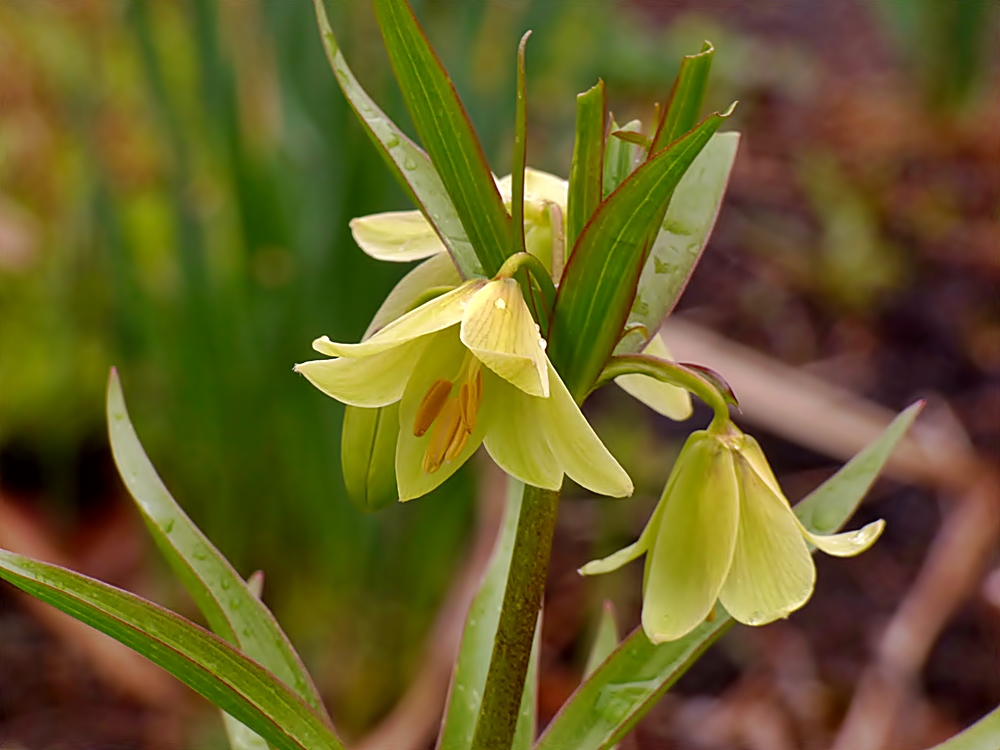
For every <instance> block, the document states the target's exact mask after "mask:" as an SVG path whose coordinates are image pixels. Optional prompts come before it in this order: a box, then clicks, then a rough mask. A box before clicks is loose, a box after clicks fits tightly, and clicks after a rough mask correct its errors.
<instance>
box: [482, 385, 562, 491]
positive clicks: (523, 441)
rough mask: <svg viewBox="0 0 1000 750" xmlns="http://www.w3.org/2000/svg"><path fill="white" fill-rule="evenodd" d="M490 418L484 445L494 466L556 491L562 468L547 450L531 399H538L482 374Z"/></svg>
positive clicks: (544, 437)
mask: <svg viewBox="0 0 1000 750" xmlns="http://www.w3.org/2000/svg"><path fill="white" fill-rule="evenodd" d="M484 376H485V377H484V378H483V384H484V387H485V386H486V385H487V384H489V385H488V388H489V391H490V398H491V400H492V402H493V412H492V414H493V418H492V420H491V422H490V429H489V431H488V432H487V433H486V438H485V439H484V441H483V442H484V444H485V445H486V450H487V451H489V454H490V457H491V458H492V459H493V460H494V461H495V462H496V464H497V466H499V467H500V468H501V469H503V470H504V471H506V472H507V473H508V474H510V475H511V476H514V477H516V478H517V479H520V480H521V481H522V482H524V483H525V484H533V485H535V486H536V487H542V488H544V489H547V490H558V489H559V488H560V487H561V486H562V482H563V470H562V467H561V466H560V465H559V462H558V461H556V457H555V456H554V455H553V454H552V451H551V450H550V449H549V444H548V441H547V439H546V436H545V428H544V426H543V425H542V424H541V422H540V420H539V419H538V413H537V411H536V410H535V408H534V404H533V403H532V402H534V401H536V400H538V399H536V398H535V397H534V396H529V395H527V394H526V393H524V392H523V391H522V390H520V389H519V388H515V387H514V386H513V385H511V384H510V383H508V382H507V381H506V380H504V379H503V378H500V377H497V376H496V375H494V374H493V373H484Z"/></svg>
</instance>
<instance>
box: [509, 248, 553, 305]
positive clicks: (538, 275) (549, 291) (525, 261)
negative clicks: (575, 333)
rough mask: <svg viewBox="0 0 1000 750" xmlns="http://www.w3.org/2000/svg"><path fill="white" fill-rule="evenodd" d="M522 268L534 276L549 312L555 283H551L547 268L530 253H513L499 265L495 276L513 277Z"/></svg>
mask: <svg viewBox="0 0 1000 750" xmlns="http://www.w3.org/2000/svg"><path fill="white" fill-rule="evenodd" d="M522 268H524V269H526V270H527V271H528V272H529V273H530V274H531V275H532V276H533V277H534V278H535V281H537V282H538V288H539V289H541V290H542V294H544V295H545V304H546V305H547V306H548V308H549V312H550V313H551V311H552V310H553V308H554V306H555V304H556V285H555V284H553V283H552V277H551V276H549V269H547V268H546V267H545V264H544V263H542V261H540V260H539V259H538V258H536V257H535V256H534V255H532V254H531V253H514V254H513V255H512V256H510V257H509V258H507V260H505V261H504V264H503V265H502V266H500V270H499V271H498V272H497V278H498V279H499V278H508V279H511V278H514V275H515V274H517V273H518V272H519V271H520V270H521V269H522Z"/></svg>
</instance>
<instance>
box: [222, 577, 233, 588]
mask: <svg viewBox="0 0 1000 750" xmlns="http://www.w3.org/2000/svg"><path fill="white" fill-rule="evenodd" d="M219 585H220V586H221V587H222V590H223V591H226V590H227V589H228V588H229V587H230V586H231V585H232V584H230V583H229V579H227V578H223V579H222V582H221V583H220V584H219Z"/></svg>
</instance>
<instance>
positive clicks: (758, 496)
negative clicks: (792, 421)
mask: <svg viewBox="0 0 1000 750" xmlns="http://www.w3.org/2000/svg"><path fill="white" fill-rule="evenodd" d="M884 527H885V522H884V521H882V520H879V521H875V522H873V523H870V524H868V525H867V526H865V527H863V528H861V529H859V530H857V531H849V532H845V533H841V534H831V535H827V536H824V535H820V534H812V533H810V532H809V531H808V530H806V528H805V527H804V526H803V525H802V523H801V522H800V521H799V520H798V518H797V517H796V515H795V513H794V512H793V511H792V508H791V506H790V504H789V502H788V500H787V499H786V498H785V496H784V494H783V493H782V491H781V488H780V487H779V486H778V482H777V480H776V479H775V477H774V474H773V473H772V471H771V468H770V466H768V463H767V459H766V458H765V457H764V454H763V452H762V451H761V449H760V446H759V445H758V443H757V441H756V440H754V439H753V438H752V437H750V436H749V435H743V434H742V433H739V432H738V431H736V429H735V427H731V432H729V433H727V434H725V435H718V434H713V433H712V432H709V431H707V430H699V431H697V432H694V433H692V435H691V436H690V437H689V438H688V440H687V442H686V443H685V445H684V447H683V449H682V450H681V453H680V455H679V456H678V457H677V462H676V463H675V464H674V468H673V471H672V472H671V474H670V478H669V479H668V481H667V485H666V488H665V489H664V491H663V496H662V497H661V498H660V502H659V504H658V505H657V506H656V510H655V511H654V512H653V515H652V517H651V518H650V520H649V522H648V523H647V524H646V528H645V529H644V530H643V532H642V535H641V536H640V537H639V539H638V541H636V542H635V543H634V544H632V545H630V546H629V547H626V548H625V549H622V550H619V551H618V552H616V553H614V554H613V555H611V556H609V557H606V558H604V559H603V560H596V561H594V562H590V563H587V564H586V565H584V566H583V567H582V568H581V569H580V572H581V573H582V574H584V575H594V574H598V573H607V572H609V571H612V570H615V569H617V568H619V567H621V566H622V565H624V564H625V563H627V562H629V561H631V560H634V559H635V558H637V557H639V556H640V555H642V554H645V555H646V562H645V570H644V573H643V602H642V627H643V630H644V631H645V632H646V635H647V636H648V637H649V639H650V640H651V641H653V642H654V643H662V642H664V641H672V640H676V639H678V638H681V637H682V636H684V635H686V634H687V633H689V632H691V631H692V630H693V629H694V628H696V627H697V626H698V625H699V624H700V623H701V622H703V621H704V620H705V619H706V618H708V617H710V616H711V614H712V613H713V611H714V607H715V604H716V601H718V602H720V603H721V604H722V606H723V607H725V609H726V611H727V612H729V614H730V615H732V616H733V618H735V619H736V620H738V621H739V622H742V623H745V624H747V625H764V624H766V623H769V622H772V621H774V620H777V619H779V618H782V617H787V616H788V615H789V614H790V613H792V612H794V611H795V610H797V609H799V608H800V607H801V606H802V605H804V604H805V603H806V601H807V600H808V599H809V597H810V596H811V595H812V592H813V587H814V586H815V583H816V566H815V564H814V563H813V559H812V555H811V554H810V545H813V546H815V547H817V548H819V549H820V550H822V551H823V552H826V553H827V554H830V555H836V556H838V557H850V556H852V555H857V554H859V553H861V552H863V551H864V550H866V549H868V548H869V547H870V546H871V545H872V544H874V542H875V540H876V539H878V537H879V535H880V534H881V533H882V529H883V528H884Z"/></svg>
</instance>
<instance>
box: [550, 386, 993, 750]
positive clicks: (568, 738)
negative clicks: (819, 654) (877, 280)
mask: <svg viewBox="0 0 1000 750" xmlns="http://www.w3.org/2000/svg"><path fill="white" fill-rule="evenodd" d="M921 406H922V404H921V403H919V402H918V403H917V404H914V405H913V406H911V407H909V408H908V409H906V410H905V411H903V412H902V413H900V414H899V416H897V417H896V419H895V420H894V421H893V422H892V423H891V424H890V425H889V426H888V427H887V428H886V429H885V430H884V431H883V433H882V434H881V435H880V436H879V437H878V438H877V439H876V440H875V441H874V442H873V443H872V444H871V445H869V446H868V447H866V448H865V449H864V450H862V451H861V452H860V453H858V455H857V456H855V458H854V459H852V460H851V461H849V462H848V463H847V464H845V465H844V466H843V467H842V468H841V469H840V471H838V472H837V473H836V474H834V475H833V476H832V477H830V479H828V480H827V481H826V482H824V483H823V484H822V485H820V486H819V487H818V488H816V490H814V491H813V492H812V494H810V495H809V496H808V497H807V498H806V499H804V500H803V501H802V502H801V503H799V504H798V505H797V506H796V511H797V512H798V515H799V518H800V520H801V521H802V522H803V525H805V527H806V528H807V529H808V530H809V531H811V532H814V533H830V532H832V531H836V530H837V529H839V528H840V527H841V526H843V525H844V524H845V523H846V522H847V520H848V519H849V518H850V516H851V514H853V513H854V511H855V509H856V508H857V506H858V503H860V502H861V499H862V498H863V497H864V494H865V493H866V492H867V491H868V488H869V487H870V486H871V484H872V482H874V481H875V478H876V477H877V476H878V473H879V471H881V469H882V467H883V465H884V464H885V462H886V461H887V460H888V458H889V455H890V454H891V453H892V449H893V448H894V447H895V446H896V444H897V443H898V442H899V440H900V439H901V438H902V437H903V435H904V434H905V432H906V429H907V428H908V427H909V426H910V425H911V424H912V423H913V419H914V418H915V417H916V415H917V413H918V412H919V410H920V407H921ZM732 624H733V620H732V618H731V617H730V616H729V615H728V614H727V613H726V612H725V611H724V610H723V609H722V607H716V616H715V619H714V620H713V621H712V622H704V623H702V624H701V625H699V626H698V627H697V628H695V630H693V631H692V632H691V633H689V634H688V635H686V636H684V637H683V638H681V639H679V640H676V641H669V642H667V643H663V644H661V645H659V646H654V645H653V644H652V643H650V641H649V639H648V638H647V637H646V635H645V633H643V632H642V628H636V629H635V630H634V631H633V632H632V633H631V634H630V635H629V636H628V638H626V639H625V640H624V641H623V642H622V643H621V645H619V646H618V648H617V649H615V651H614V652H613V653H612V654H611V656H609V657H608V658H607V659H606V660H605V662H604V663H603V664H602V665H601V666H600V667H598V668H597V670H596V671H595V672H594V673H593V674H591V675H590V676H589V677H588V678H587V679H586V680H584V682H583V683H582V684H581V685H580V686H579V687H578V688H577V689H576V692H574V693H573V695H572V696H571V697H570V699H569V700H568V701H567V702H566V703H565V704H564V705H563V707H562V708H561V709H560V710H559V713H558V714H556V716H555V718H554V719H552V721H551V722H550V723H549V725H548V727H547V728H546V730H545V733H544V734H543V735H542V736H541V738H539V740H538V743H537V744H536V745H535V750H563V748H567V747H571V748H574V750H608V749H609V748H611V747H613V746H614V745H615V743H617V742H618V741H620V740H621V739H622V738H623V737H624V736H625V735H626V734H627V733H628V731H629V730H630V729H631V728H632V727H633V726H635V724H636V722H638V721H639V720H640V719H641V718H642V717H643V716H644V715H645V714H646V712H647V711H649V709H651V708H652V707H653V706H654V705H655V704H656V702H657V701H658V700H659V699H660V697H662V696H663V694H664V693H666V692H667V690H668V689H669V688H670V686H671V685H673V684H674V682H676V681H677V679H678V678H680V676H681V675H683V674H684V672H686V671H687V669H688V668H689V667H690V666H691V665H692V664H693V663H694V662H695V661H696V660H697V659H698V657H699V656H700V655H701V654H702V652H704V651H705V649H707V648H708V647H709V646H710V645H711V644H712V643H714V642H715V641H716V640H717V639H718V638H719V637H720V636H721V635H722V634H723V633H724V632H725V631H726V630H728V629H729V627H730V626H732ZM947 750H952V748H948V749H947ZM962 750H965V749H964V748H962ZM974 750H978V748H974Z"/></svg>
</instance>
